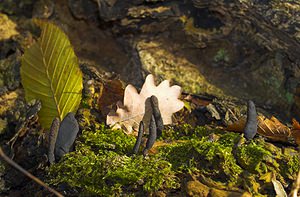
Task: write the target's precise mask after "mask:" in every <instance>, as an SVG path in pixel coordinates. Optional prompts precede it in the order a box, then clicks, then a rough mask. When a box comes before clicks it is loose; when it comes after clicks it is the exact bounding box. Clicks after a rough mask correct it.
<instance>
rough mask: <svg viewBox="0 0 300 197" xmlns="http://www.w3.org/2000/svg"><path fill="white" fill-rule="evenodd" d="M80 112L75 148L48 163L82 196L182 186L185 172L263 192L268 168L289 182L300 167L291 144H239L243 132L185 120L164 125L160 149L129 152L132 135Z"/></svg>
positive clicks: (53, 175) (58, 179)
mask: <svg viewBox="0 0 300 197" xmlns="http://www.w3.org/2000/svg"><path fill="white" fill-rule="evenodd" d="M80 113H81V115H80V121H79V122H80V126H81V127H82V128H84V130H83V131H82V134H81V135H80V137H79V138H78V140H77V142H76V151H75V152H72V153H69V154H67V155H65V156H64V157H63V159H62V160H61V161H60V162H59V163H57V164H55V165H53V166H51V167H50V170H49V180H50V181H49V182H50V183H52V184H54V185H58V184H61V183H67V184H69V185H70V186H72V187H75V188H77V189H78V190H79V191H80V192H81V194H82V195H94V194H98V195H99V194H101V195H102V196H109V195H112V194H117V195H136V194H137V193H139V194H141V193H142V194H143V195H144V194H145V193H152V192H154V191H158V190H163V191H165V192H167V191H171V190H172V189H177V190H178V189H179V187H180V180H181V179H182V176H185V174H192V175H193V176H194V177H200V178H199V180H200V181H202V182H203V183H204V184H207V185H208V186H212V185H213V186H214V187H216V188H219V189H228V188H231V189H234V188H235V189H236V188H240V189H244V190H247V191H249V192H251V193H252V194H255V195H260V192H262V191H263V190H265V189H266V188H268V187H269V190H271V191H272V190H273V188H272V187H270V186H271V184H270V183H269V182H268V181H266V180H265V178H264V176H265V175H266V174H267V173H270V172H272V173H276V177H277V178H278V180H280V181H281V182H282V183H284V184H291V183H292V182H293V179H294V178H295V175H296V174H297V172H298V170H299V164H300V163H299V158H298V156H297V155H296V154H288V153H294V152H293V149H291V148H290V149H289V150H286V151H285V152H286V153H285V152H282V151H280V150H281V148H279V147H277V146H275V145H272V144H270V143H267V142H264V140H263V139H255V140H253V141H251V142H250V143H244V144H240V139H242V138H243V137H242V136H241V135H240V134H238V133H231V132H225V131H220V130H209V129H207V128H205V127H196V128H193V127H191V126H190V125H186V124H184V125H181V126H178V127H176V128H168V129H166V130H165V131H164V132H163V136H162V139H161V140H163V143H161V144H162V145H160V146H158V152H157V153H156V154H154V155H150V156H149V157H148V158H144V157H143V156H141V155H137V156H136V155H130V153H131V151H132V148H133V146H134V143H135V137H134V136H129V135H126V134H124V132H122V131H121V130H115V131H114V130H111V129H109V128H107V127H105V126H104V125H103V124H98V123H97V122H96V119H95V117H94V116H92V115H91V114H90V113H89V110H87V109H82V110H81V112H80ZM179 177H180V178H179ZM201 177H202V178H201ZM262 188H263V189H262Z"/></svg>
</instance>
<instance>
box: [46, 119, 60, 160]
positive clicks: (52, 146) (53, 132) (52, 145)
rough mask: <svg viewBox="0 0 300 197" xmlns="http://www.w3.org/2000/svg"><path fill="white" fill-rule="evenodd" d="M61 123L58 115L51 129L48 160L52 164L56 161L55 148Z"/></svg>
mask: <svg viewBox="0 0 300 197" xmlns="http://www.w3.org/2000/svg"><path fill="white" fill-rule="evenodd" d="M59 125H60V121H59V118H58V117H56V118H54V119H53V121H52V124H51V127H50V131H49V146H48V161H49V163H50V164H53V163H54V162H55V156H54V149H55V143H56V138H57V133H58V130H59Z"/></svg>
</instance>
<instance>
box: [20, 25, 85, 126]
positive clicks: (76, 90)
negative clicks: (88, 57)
mask: <svg viewBox="0 0 300 197" xmlns="http://www.w3.org/2000/svg"><path fill="white" fill-rule="evenodd" d="M37 24H38V25H39V26H40V27H41V29H42V32H41V36H40V38H39V39H38V41H37V42H36V43H34V44H33V45H32V46H31V47H30V48H29V49H27V50H26V51H25V54H24V55H23V57H22V66H21V78H22V84H23V87H24V89H25V96H26V100H27V101H30V100H32V99H39V100H40V101H41V102H42V109H41V111H40V112H39V114H38V115H39V120H40V123H41V124H42V126H43V127H44V128H46V129H47V128H49V127H50V125H51V122H52V120H53V119H54V117H59V118H60V120H62V119H63V118H64V117H65V116H66V114H67V113H68V112H76V111H77V109H78V106H79V104H80V100H81V91H82V73H81V71H80V69H79V65H78V59H77V57H76V55H75V53H74V50H73V48H72V45H71V43H70V41H69V39H68V37H67V35H66V34H65V33H64V32H63V31H62V30H60V29H59V28H58V27H57V26H55V25H54V24H52V23H49V22H42V21H38V22H37Z"/></svg>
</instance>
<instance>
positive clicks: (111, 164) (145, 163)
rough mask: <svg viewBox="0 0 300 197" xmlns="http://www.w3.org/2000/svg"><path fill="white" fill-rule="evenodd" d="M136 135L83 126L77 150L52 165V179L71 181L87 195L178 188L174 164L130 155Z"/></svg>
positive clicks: (103, 127) (153, 157)
mask: <svg viewBox="0 0 300 197" xmlns="http://www.w3.org/2000/svg"><path fill="white" fill-rule="evenodd" d="M134 143H135V137H133V136H128V135H126V134H124V132H122V131H120V130H116V131H114V130H111V129H108V128H106V127H105V126H104V125H103V124H100V125H95V130H83V131H82V135H81V136H80V137H79V139H78V141H77V144H76V151H75V152H72V153H69V154H67V155H66V156H65V157H64V158H63V159H62V161H60V162H59V163H58V164H55V165H52V166H51V167H50V169H49V178H50V181H49V182H50V183H52V184H54V185H58V184H60V183H68V184H69V185H70V186H71V187H75V188H79V189H81V190H82V194H83V195H93V194H101V195H103V196H109V195H112V194H117V193H118V194H124V193H132V192H134V191H135V190H136V189H137V188H140V190H142V191H144V192H151V191H157V190H159V189H162V188H169V189H171V188H177V187H178V186H179V185H178V179H177V178H176V177H175V174H174V172H173V171H172V170H171V164H170V163H169V162H167V161H165V160H163V159H162V158H159V157H157V156H151V157H149V158H148V159H144V158H143V156H128V155H129V153H130V152H131V151H132V148H133V146H134Z"/></svg>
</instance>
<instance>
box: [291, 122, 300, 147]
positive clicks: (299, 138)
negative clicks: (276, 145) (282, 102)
mask: <svg viewBox="0 0 300 197" xmlns="http://www.w3.org/2000/svg"><path fill="white" fill-rule="evenodd" d="M292 122H293V127H292V130H291V133H292V136H293V138H294V139H295V141H296V143H297V144H298V145H300V123H299V122H298V121H297V120H296V119H294V118H293V120H292Z"/></svg>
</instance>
